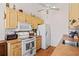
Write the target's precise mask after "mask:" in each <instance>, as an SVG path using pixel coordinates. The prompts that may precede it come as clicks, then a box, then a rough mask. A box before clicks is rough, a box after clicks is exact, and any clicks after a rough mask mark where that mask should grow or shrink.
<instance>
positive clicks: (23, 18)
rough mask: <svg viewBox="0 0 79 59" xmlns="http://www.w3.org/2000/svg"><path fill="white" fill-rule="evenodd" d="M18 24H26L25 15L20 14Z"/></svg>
mask: <svg viewBox="0 0 79 59" xmlns="http://www.w3.org/2000/svg"><path fill="white" fill-rule="evenodd" d="M18 22H25V14H24V13H22V12H18Z"/></svg>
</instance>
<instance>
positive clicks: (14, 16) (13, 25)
mask: <svg viewBox="0 0 79 59" xmlns="http://www.w3.org/2000/svg"><path fill="white" fill-rule="evenodd" d="M17 23H18V21H17V11H15V10H13V9H11V10H10V28H16V26H17Z"/></svg>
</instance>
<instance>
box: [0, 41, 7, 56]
mask: <svg viewBox="0 0 79 59" xmlns="http://www.w3.org/2000/svg"><path fill="white" fill-rule="evenodd" d="M0 56H7V43H6V42H0Z"/></svg>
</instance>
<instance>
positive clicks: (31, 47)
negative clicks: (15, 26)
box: [17, 32, 36, 56]
mask: <svg viewBox="0 0 79 59" xmlns="http://www.w3.org/2000/svg"><path fill="white" fill-rule="evenodd" d="M17 34H18V38H19V39H21V41H22V56H32V55H35V54H36V46H35V45H36V44H35V42H36V40H35V38H34V37H30V36H29V34H28V32H18V33H17Z"/></svg>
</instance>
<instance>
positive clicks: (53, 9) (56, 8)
mask: <svg viewBox="0 0 79 59" xmlns="http://www.w3.org/2000/svg"><path fill="white" fill-rule="evenodd" d="M50 9H51V10H57V11H58V10H59V8H50Z"/></svg>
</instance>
